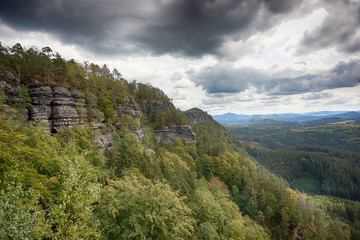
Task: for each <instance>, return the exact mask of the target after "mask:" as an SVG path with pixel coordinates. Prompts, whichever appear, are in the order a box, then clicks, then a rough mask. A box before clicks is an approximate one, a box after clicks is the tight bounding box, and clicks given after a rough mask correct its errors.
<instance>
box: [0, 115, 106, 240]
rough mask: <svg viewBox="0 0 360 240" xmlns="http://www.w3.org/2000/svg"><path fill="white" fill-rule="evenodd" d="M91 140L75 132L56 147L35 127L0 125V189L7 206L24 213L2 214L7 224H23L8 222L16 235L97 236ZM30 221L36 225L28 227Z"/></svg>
mask: <svg viewBox="0 0 360 240" xmlns="http://www.w3.org/2000/svg"><path fill="white" fill-rule="evenodd" d="M89 134H90V132H89V131H86V130H74V131H71V132H69V133H67V134H63V135H62V136H60V138H59V141H60V142H59V141H58V140H57V139H56V138H54V137H52V136H51V135H50V133H48V132H45V131H44V130H42V129H41V128H39V127H33V126H29V127H23V126H18V125H16V124H15V123H13V122H11V121H4V120H2V121H1V123H0V144H1V146H2V148H1V149H0V163H1V164H0V171H1V183H2V184H1V185H0V188H1V189H2V195H4V198H3V199H5V198H6V199H12V200H11V201H12V202H13V203H11V204H12V205H11V206H17V207H18V208H19V210H22V212H23V213H24V215H19V216H18V215H16V214H18V213H17V212H16V211H15V210H14V211H13V210H11V211H12V212H9V213H6V214H13V215H9V216H13V217H14V219H13V220H11V221H18V220H19V219H20V220H21V219H23V220H21V221H23V222H24V225H21V226H20V225H19V224H18V223H16V222H11V221H10V223H13V224H14V226H15V227H16V229H19V230H18V232H19V234H23V232H24V231H27V232H28V233H29V236H31V235H30V233H31V234H33V232H36V234H38V235H35V236H40V235H41V236H43V235H44V234H45V235H46V236H48V237H51V238H52V239H66V238H68V239H69V238H71V239H92V238H93V239H95V238H96V236H98V235H99V234H98V230H97V222H96V221H94V220H93V204H94V203H95V202H96V201H97V199H98V197H99V191H100V187H101V186H100V185H99V182H98V177H99V176H102V175H103V174H102V168H101V165H102V160H101V159H102V157H101V156H100V152H99V151H98V147H95V146H93V145H92V143H91V142H90V141H89V139H90V136H89ZM92 134H93V133H92ZM64 140H65V141H64ZM94 165H97V166H98V167H94ZM13 182H14V184H13ZM9 186H10V187H11V188H14V189H15V190H13V191H12V193H13V194H15V195H11V194H12V193H10V192H9ZM19 186H22V187H19ZM30 193H31V194H30ZM9 194H10V195H9ZM26 198H27V199H26ZM4 201H5V200H4ZM6 201H7V200H6ZM9 201H10V200H9ZM4 204H7V203H4ZM9 206H10V205H9ZM9 209H10V208H9ZM9 211H10V210H9ZM28 213H29V214H28ZM30 213H31V214H30ZM4 214H5V213H4ZM14 214H15V215H14ZM19 214H20V213H19ZM44 216H45V219H44ZM35 218H36V219H35ZM17 219H18V220H17ZM37 219H39V220H37ZM20 220H19V221H20ZM29 221H34V223H36V224H37V225H36V226H33V225H29V224H28V222H29ZM39 221H40V222H39ZM45 223H47V224H45ZM16 224H17V225H16ZM26 224H28V225H26ZM18 225H19V226H18ZM40 228H41V229H40ZM6 231H8V228H7V230H6ZM9 231H10V230H9ZM14 231H15V230H14ZM4 234H5V233H4ZM6 234H8V233H6ZM19 238H20V239H21V238H22V237H19ZM36 238H37V237H36ZM15 239H18V238H15Z"/></svg>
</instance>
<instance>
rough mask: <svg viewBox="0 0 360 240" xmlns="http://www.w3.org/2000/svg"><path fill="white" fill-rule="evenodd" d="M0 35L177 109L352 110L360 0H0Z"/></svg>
mask: <svg viewBox="0 0 360 240" xmlns="http://www.w3.org/2000/svg"><path fill="white" fill-rule="evenodd" d="M0 42H1V43H2V45H4V46H13V45H14V44H15V43H18V42H19V43H21V44H22V45H23V46H25V47H26V48H30V47H34V46H36V47H38V48H39V49H41V48H42V47H44V46H49V47H50V48H51V49H52V50H54V51H56V52H58V53H59V54H60V55H61V56H62V57H64V58H66V59H75V60H76V61H78V62H83V61H89V62H93V63H97V64H99V65H103V64H107V65H108V66H109V67H111V68H116V69H117V70H119V72H120V73H121V74H122V75H123V77H124V78H125V79H127V80H129V81H132V80H136V81H137V82H142V83H150V84H151V85H153V86H155V87H158V88H160V89H162V90H163V91H164V92H165V93H166V94H167V95H168V96H169V97H170V98H171V99H172V100H173V103H174V104H175V106H176V107H178V108H180V109H181V110H187V109H190V108H193V107H198V108H201V109H203V110H204V111H207V112H208V113H210V114H212V115H216V114H223V113H227V112H233V113H238V114H268V113H285V112H295V113H301V112H313V111H325V110H326V111H354V110H355V111H359V110H360V55H359V53H360V0H303V1H301V0H102V1H100V0H76V1H74V0H0Z"/></svg>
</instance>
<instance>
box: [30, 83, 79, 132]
mask: <svg viewBox="0 0 360 240" xmlns="http://www.w3.org/2000/svg"><path fill="white" fill-rule="evenodd" d="M29 95H30V99H31V100H30V101H31V106H30V107H29V120H32V121H37V122H43V123H48V125H49V129H50V131H51V132H53V133H56V132H58V131H59V130H60V129H61V128H67V127H69V126H72V125H77V124H82V123H83V122H82V121H81V118H80V115H79V113H78V112H79V111H80V110H82V111H86V109H85V108H84V105H83V104H78V102H85V97H84V96H83V95H82V94H81V93H80V92H79V91H77V90H75V89H67V88H64V87H57V86H56V87H52V88H51V87H50V86H42V85H40V84H33V85H31V86H30V87H29Z"/></svg>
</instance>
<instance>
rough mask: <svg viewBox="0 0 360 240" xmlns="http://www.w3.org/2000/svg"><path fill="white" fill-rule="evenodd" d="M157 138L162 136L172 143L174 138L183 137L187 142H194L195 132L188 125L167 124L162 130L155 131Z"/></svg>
mask: <svg viewBox="0 0 360 240" xmlns="http://www.w3.org/2000/svg"><path fill="white" fill-rule="evenodd" d="M155 135H156V136H157V137H158V138H162V139H163V140H164V141H165V142H166V143H174V142H175V139H176V138H183V139H185V141H186V142H187V143H188V144H193V143H196V134H195V133H194V132H193V131H192V129H191V127H190V126H188V125H184V126H174V125H172V126H168V127H165V128H164V129H162V130H157V131H155Z"/></svg>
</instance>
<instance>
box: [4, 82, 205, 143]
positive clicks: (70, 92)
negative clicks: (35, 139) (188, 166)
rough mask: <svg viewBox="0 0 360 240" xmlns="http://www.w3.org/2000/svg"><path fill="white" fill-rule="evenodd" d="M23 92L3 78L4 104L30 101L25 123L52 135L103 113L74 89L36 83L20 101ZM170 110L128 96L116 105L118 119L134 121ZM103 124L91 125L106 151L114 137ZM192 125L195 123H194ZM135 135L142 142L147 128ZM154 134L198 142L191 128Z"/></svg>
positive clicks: (172, 128)
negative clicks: (37, 125) (42, 127)
mask: <svg viewBox="0 0 360 240" xmlns="http://www.w3.org/2000/svg"><path fill="white" fill-rule="evenodd" d="M20 89H21V87H20V86H19V85H18V83H17V82H16V81H15V80H14V81H5V80H4V77H3V76H0V90H2V91H3V92H4V93H5V99H4V100H5V102H11V101H12V102H21V101H29V103H27V104H28V106H27V108H24V111H25V110H26V111H25V112H26V113H25V117H24V120H26V121H27V120H30V121H35V122H38V123H43V124H45V126H46V129H48V130H49V131H51V132H52V133H57V132H58V131H59V130H60V129H63V128H68V127H71V126H74V125H82V124H84V123H85V122H88V118H89V114H88V110H89V111H90V110H91V111H93V112H95V113H99V112H100V111H99V110H98V109H97V108H96V103H95V104H93V105H90V103H87V102H86V101H85V96H84V95H83V94H82V93H81V92H80V91H78V90H76V89H73V88H65V87H60V86H48V85H43V84H40V83H38V82H37V81H36V80H34V81H33V82H32V83H31V84H30V85H29V86H28V97H29V99H28V100H24V99H22V98H19V92H20ZM25 89H26V88H25ZM89 94H91V93H89ZM92 99H94V101H95V102H96V97H95V96H92ZM5 106H6V107H5V108H4V111H5V110H6V111H7V112H16V111H17V110H16V109H15V108H12V107H10V106H8V105H5ZM151 108H152V109H151ZM169 108H175V107H174V105H173V104H172V103H171V102H169V101H143V102H141V103H140V104H138V103H137V102H135V101H134V100H133V99H131V98H128V97H125V103H124V104H122V105H118V106H116V117H121V116H123V115H125V114H127V115H130V116H131V117H132V118H133V120H134V121H135V120H136V119H140V118H141V117H142V115H143V114H148V113H149V112H150V111H152V110H154V109H160V110H161V111H162V112H166V111H167V109H169ZM189 111H190V110H189ZM100 113H101V112H100ZM101 114H102V113H101ZM101 114H97V115H101ZM102 115H103V114H102ZM196 116H197V115H196ZM202 119H205V118H202ZM103 121H104V118H103V117H98V118H97V119H92V120H91V121H90V122H88V123H89V125H90V126H91V127H92V128H93V129H94V130H95V131H96V132H97V133H98V139H97V143H98V144H99V145H102V147H103V149H106V148H107V147H111V146H112V141H113V139H112V134H111V133H109V132H107V131H106V126H105V124H104V122H103ZM201 121H202V120H201ZM190 122H191V123H192V122H194V121H190ZM197 122H199V120H197ZM114 126H115V128H119V127H121V122H115V123H114ZM133 132H134V134H135V136H136V137H137V138H138V139H139V141H143V140H144V138H145V129H144V128H143V127H136V128H135V129H133ZM155 133H156V135H157V137H158V138H162V139H163V140H164V141H165V142H167V143H174V141H175V139H176V138H184V139H185V141H186V142H187V143H189V144H190V143H196V135H195V133H194V132H193V131H192V129H191V127H190V126H168V127H166V128H165V129H163V130H159V131H155Z"/></svg>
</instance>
